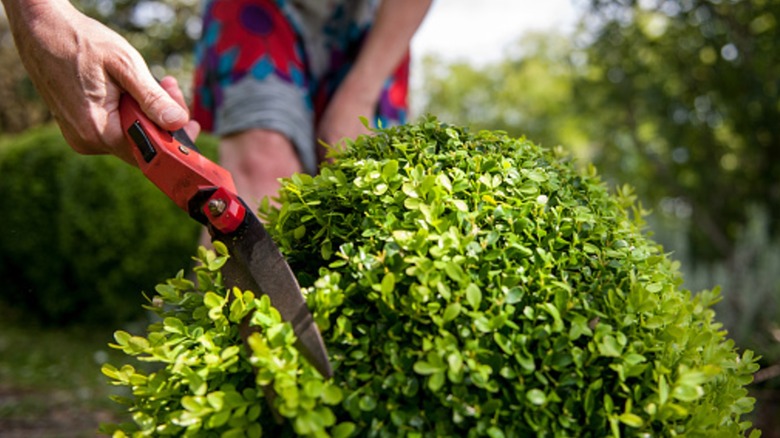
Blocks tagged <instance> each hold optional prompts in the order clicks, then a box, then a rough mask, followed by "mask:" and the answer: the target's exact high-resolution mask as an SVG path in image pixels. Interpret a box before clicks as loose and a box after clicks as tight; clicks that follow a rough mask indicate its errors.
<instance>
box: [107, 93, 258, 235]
mask: <svg viewBox="0 0 780 438" xmlns="http://www.w3.org/2000/svg"><path fill="white" fill-rule="evenodd" d="M119 113H120V116H121V119H122V131H123V132H124V133H125V137H126V138H127V140H128V141H129V142H130V144H131V146H132V150H133V156H134V157H135V161H136V162H137V163H138V167H139V168H140V169H141V171H142V172H143V173H144V175H146V177H147V178H148V179H149V180H150V181H152V182H153V183H154V184H155V185H156V186H157V187H159V188H160V190H162V191H163V193H165V194H166V195H167V196H168V197H169V198H171V199H172V200H173V201H174V202H175V203H176V205H178V206H179V207H180V208H181V209H182V210H184V211H186V212H188V213H190V215H191V216H193V217H196V218H199V217H202V216H201V215H203V214H205V216H206V219H207V220H208V221H209V222H211V223H212V225H214V226H215V227H216V228H217V229H219V230H220V231H222V232H223V233H230V232H232V231H234V230H235V228H237V227H238V225H240V223H241V222H242V221H243V219H244V214H245V209H244V206H243V203H242V202H240V200H239V198H238V196H237V195H236V187H235V184H234V183H233V177H232V175H230V172H228V171H227V170H225V169H224V168H223V167H221V166H219V165H217V164H216V163H214V162H213V161H211V160H209V159H208V158H206V157H204V156H203V155H201V154H200V153H198V152H197V151H196V150H193V149H192V148H190V147H188V146H187V145H185V144H183V143H182V142H180V141H179V140H177V139H175V138H174V136H173V135H172V134H171V133H170V132H168V131H165V130H163V129H160V127H158V126H157V125H155V124H154V122H152V121H151V120H149V119H148V118H147V117H146V115H145V114H144V113H143V111H142V110H141V107H140V106H138V103H137V102H136V101H135V99H133V98H132V97H131V96H130V95H128V94H123V95H122V97H121V100H120V101H119ZM215 191H219V196H218V197H219V198H220V201H219V202H217V201H214V200H213V199H211V200H208V199H204V198H207V197H204V196H203V194H204V193H211V192H215ZM194 199H202V200H203V202H204V204H206V203H208V202H209V201H212V202H211V204H212V206H211V207H208V205H196V206H193V205H191V204H192V201H193V200H194ZM222 202H225V203H226V204H227V205H226V206H225V209H224V211H226V212H228V213H229V214H228V215H226V216H223V214H222V211H220V210H222V208H221V203H222ZM216 204H219V205H216Z"/></svg>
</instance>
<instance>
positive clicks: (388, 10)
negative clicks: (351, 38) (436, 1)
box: [341, 0, 431, 99]
mask: <svg viewBox="0 0 780 438" xmlns="http://www.w3.org/2000/svg"><path fill="white" fill-rule="evenodd" d="M430 5H431V0H393V1H389V0H384V1H382V3H381V4H380V5H379V10H378V11H377V16H376V19H375V22H374V25H373V26H372V28H371V31H370V32H369V34H368V36H367V37H366V40H365V42H364V43H363V47H362V49H361V51H360V53H359V55H358V57H357V60H356V61H355V65H354V67H353V68H352V70H351V71H350V73H349V74H348V75H347V77H346V78H345V79H344V82H343V84H342V86H341V91H342V92H345V93H347V94H350V95H352V96H356V97H362V98H371V99H377V98H378V96H379V93H380V91H381V89H382V86H383V85H384V82H385V80H386V79H387V78H388V77H389V76H390V75H391V73H392V72H393V71H394V70H395V69H396V67H397V66H398V63H399V62H400V61H401V60H402V59H403V57H404V55H405V54H406V53H407V51H408V50H409V43H410V42H411V40H412V37H413V36H414V33H415V32H416V31H417V28H418V27H419V26H420V23H422V20H423V18H424V17H425V14H426V12H427V11H428V8H429V7H430Z"/></svg>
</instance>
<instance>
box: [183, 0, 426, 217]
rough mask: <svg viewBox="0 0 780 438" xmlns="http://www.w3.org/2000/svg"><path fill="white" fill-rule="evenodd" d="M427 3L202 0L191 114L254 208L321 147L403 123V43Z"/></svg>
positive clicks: (312, 166)
mask: <svg viewBox="0 0 780 438" xmlns="http://www.w3.org/2000/svg"><path fill="white" fill-rule="evenodd" d="M430 3H431V2H430V1H429V0H394V1H389V0H387V1H382V2H380V1H377V0H327V1H325V0H320V1H310V0H284V1H283V0H211V1H209V2H207V4H206V7H205V8H204V12H203V28H202V37H201V40H200V41H199V43H198V45H197V48H196V54H197V65H198V68H197V71H196V75H195V88H194V91H195V93H194V101H193V116H194V118H195V120H197V121H198V122H199V123H200V124H201V125H202V126H203V127H204V129H205V130H208V131H212V132H214V133H216V134H218V135H220V136H221V141H220V147H219V153H220V162H221V163H222V164H223V166H224V167H225V168H227V169H228V170H230V171H231V173H232V174H233V178H234V179H235V182H236V186H237V188H238V191H239V193H240V194H241V195H242V197H243V198H244V200H245V201H246V202H247V203H248V204H250V206H251V207H252V208H253V209H254V210H256V208H257V205H258V204H259V202H260V200H262V199H263V198H264V197H265V196H272V195H274V194H275V193H277V191H278V189H279V181H278V180H279V178H280V177H287V176H290V175H291V174H292V173H294V172H307V173H310V174H313V173H315V172H316V171H317V167H318V165H319V164H320V163H321V161H322V160H323V158H324V152H323V148H322V147H318V140H321V141H323V142H325V143H327V144H329V145H338V144H341V142H342V140H343V139H345V138H355V137H357V136H358V135H359V134H364V133H367V129H366V128H365V127H364V126H363V124H362V123H361V120H360V117H361V116H362V117H366V118H368V119H376V120H380V121H381V123H382V124H383V125H385V126H387V125H392V124H397V123H403V122H404V117H405V114H406V94H407V83H408V74H409V62H408V61H409V44H410V40H411V38H412V36H413V35H414V33H415V32H416V30H417V28H418V27H419V25H420V23H421V22H422V20H423V18H424V16H425V14H426V12H427V10H428V9H429V6H430Z"/></svg>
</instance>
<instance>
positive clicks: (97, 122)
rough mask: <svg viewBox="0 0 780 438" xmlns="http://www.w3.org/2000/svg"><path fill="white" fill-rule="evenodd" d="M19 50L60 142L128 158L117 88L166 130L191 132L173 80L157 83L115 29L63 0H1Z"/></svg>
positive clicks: (193, 131)
mask: <svg viewBox="0 0 780 438" xmlns="http://www.w3.org/2000/svg"><path fill="white" fill-rule="evenodd" d="M4 4H5V6H6V11H7V12H8V13H9V14H8V15H9V21H10V22H11V26H12V29H13V33H14V39H15V41H16V45H17V48H18V50H19V54H20V56H21V58H22V62H23V64H24V65H25V67H26V69H27V71H28V74H29V75H30V79H31V80H32V82H33V84H35V87H36V88H37V90H38V92H39V93H40V94H41V96H42V97H43V99H44V100H45V101H46V103H47V105H48V107H49V109H50V110H51V112H52V113H53V114H54V117H55V119H56V121H57V123H58V124H59V126H60V129H61V130H62V134H63V136H64V137H65V140H66V141H67V142H68V144H69V145H70V146H71V147H72V148H73V149H74V150H75V151H77V152H79V153H82V154H107V153H108V154H113V155H116V156H118V157H120V158H121V159H123V160H125V161H127V162H128V163H131V164H135V160H134V159H133V155H132V152H131V149H130V145H129V144H128V142H127V141H126V140H125V138H124V135H123V133H122V127H121V122H120V114H119V98H120V96H121V94H122V93H123V92H127V93H129V94H130V95H132V96H133V97H134V98H135V99H136V100H137V101H138V103H139V105H140V106H141V109H142V110H143V111H144V113H145V114H146V115H147V116H148V117H149V118H150V119H151V120H152V121H153V122H155V123H156V124H157V125H159V126H160V127H161V128H163V129H167V130H170V131H173V130H177V129H180V128H185V130H186V131H187V132H188V134H189V135H190V137H192V138H194V137H195V136H196V135H197V133H198V132H199V130H200V129H199V126H198V124H197V123H196V122H193V121H189V115H188V112H187V106H186V104H185V102H184V97H183V94H182V92H181V90H180V89H179V86H178V84H177V83H176V80H175V79H173V78H170V77H167V78H165V79H163V81H162V82H161V83H159V84H158V83H157V81H156V80H155V79H154V77H153V76H152V74H151V72H150V71H149V68H148V67H147V65H146V63H145V62H144V60H143V58H142V57H141V55H140V54H139V53H138V51H137V50H135V49H134V48H133V47H132V46H131V45H130V44H129V43H128V42H127V41H126V40H125V39H124V38H122V37H121V36H120V35H119V34H117V33H115V32H114V31H112V30H110V29H109V28H108V27H106V26H104V25H103V24H101V23H99V22H98V21H96V20H93V19H92V18H89V17H87V16H86V15H84V14H82V13H81V12H79V11H78V10H76V9H75V8H74V7H73V6H72V5H71V4H70V2H69V1H67V0H52V1H43V2H36V3H34V4H30V2H14V1H13V0H7V1H6V0H4Z"/></svg>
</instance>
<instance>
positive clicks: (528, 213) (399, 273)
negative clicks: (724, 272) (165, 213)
mask: <svg viewBox="0 0 780 438" xmlns="http://www.w3.org/2000/svg"><path fill="white" fill-rule="evenodd" d="M279 200H280V205H281V207H280V208H279V209H275V208H270V207H267V206H266V207H265V208H264V211H263V217H264V218H265V219H266V220H267V221H268V228H269V230H270V232H271V233H272V235H273V236H274V238H275V240H276V241H277V242H278V244H279V246H280V248H281V249H282V250H283V252H284V253H285V254H286V256H287V257H288V259H289V262H290V264H291V266H292V268H293V270H294V271H295V272H296V273H297V274H298V277H299V281H300V283H301V285H302V287H303V288H304V293H305V294H306V298H307V302H308V304H309V307H310V309H311V311H312V313H313V314H314V317H315V320H316V321H317V323H318V325H319V327H320V329H321V331H322V334H323V338H324V340H325V344H326V346H327V348H328V351H329V355H330V358H331V362H332V364H333V367H334V377H333V378H332V379H331V380H328V381H325V380H323V379H322V377H321V376H319V375H318V374H317V373H316V371H314V370H313V368H312V367H311V366H310V365H309V364H308V363H306V362H305V360H304V359H303V358H301V357H300V355H299V354H298V352H297V350H295V348H294V347H293V342H294V335H293V334H292V332H291V330H290V328H289V326H288V325H286V324H284V323H283V322H282V321H280V318H279V315H278V313H277V312H275V310H274V309H273V308H272V307H271V306H270V304H269V302H268V300H267V298H263V299H259V298H257V296H256V294H253V293H247V292H246V291H238V290H232V291H230V290H226V289H225V287H224V286H222V278H221V274H220V273H219V267H220V266H221V264H222V263H223V262H224V249H223V248H222V247H221V246H220V245H217V247H216V249H217V252H216V253H213V252H206V251H205V250H202V251H201V252H200V255H199V256H200V259H201V260H202V266H201V267H199V268H197V269H196V271H197V275H198V278H199V280H200V281H199V285H198V286H197V287H196V286H195V285H194V284H193V283H192V282H189V281H188V280H186V279H185V278H184V276H183V275H182V274H181V273H180V275H179V276H178V277H177V278H175V279H171V280H169V281H168V282H167V283H166V284H164V285H160V286H158V289H157V292H158V294H159V295H158V296H157V297H156V298H154V299H153V300H152V304H153V305H152V306H150V307H151V308H153V309H156V310H157V311H158V313H160V314H161V315H162V317H163V319H162V322H159V323H156V324H153V325H152V326H150V328H149V333H148V334H147V335H146V336H132V335H130V334H129V333H126V332H117V334H116V337H117V345H116V347H117V348H121V349H123V350H125V351H126V352H128V353H129V354H132V355H138V356H140V357H142V358H146V360H151V361H158V362H162V363H163V367H162V368H160V369H158V370H157V371H155V372H150V373H148V374H147V373H144V372H142V371H139V370H136V369H135V367H132V366H129V365H128V366H125V367H123V368H116V367H113V366H111V365H107V366H106V367H104V372H105V373H106V374H107V375H109V376H110V377H112V378H113V379H114V380H115V382H116V383H117V384H122V385H127V386H131V387H133V388H134V391H135V396H134V397H133V398H130V399H127V400H125V402H126V403H128V404H129V406H130V408H129V409H130V410H131V411H132V412H134V415H135V416H134V419H135V423H134V424H126V425H123V426H121V427H120V426H116V425H114V426H106V428H105V430H107V431H118V430H125V431H127V432H131V431H136V432H137V433H139V434H155V433H163V432H168V433H180V432H181V433H186V434H189V435H192V436H211V435H210V434H214V436H219V435H220V434H223V433H225V434H228V436H244V435H248V436H254V435H258V434H264V435H266V436H280V435H284V434H289V435H293V434H297V435H314V436H324V434H330V435H332V436H413V437H427V436H431V437H433V436H490V437H513V436H675V435H684V436H707V437H710V436H742V435H744V434H745V432H746V430H748V429H749V427H750V424H749V423H748V422H745V421H743V419H742V417H743V415H744V414H746V413H749V412H750V411H751V410H752V408H753V399H751V398H749V397H747V390H746V389H745V386H746V385H747V384H748V383H749V382H750V381H751V379H752V373H753V372H754V371H755V370H756V368H757V365H756V364H755V358H754V357H753V356H752V353H751V352H749V351H748V352H744V353H743V354H742V355H740V354H738V352H737V351H736V348H735V346H734V345H733V343H732V341H730V340H728V339H727V337H726V333H725V332H724V331H723V329H722V327H721V325H720V324H719V323H717V322H716V321H715V320H714V312H713V310H712V309H711V306H712V304H713V303H714V302H715V301H717V299H718V293H717V290H716V291H702V292H700V293H697V294H695V295H693V294H691V293H690V291H688V290H685V289H683V288H682V287H681V283H682V280H681V278H680V274H679V271H678V267H677V263H676V262H673V261H672V260H671V259H670V258H669V257H668V256H667V255H666V254H664V252H663V249H662V248H661V247H660V246H659V245H658V244H657V243H655V242H653V241H652V240H651V239H650V238H649V237H648V236H647V234H646V233H645V232H644V230H643V222H642V215H643V214H644V212H643V211H642V209H641V207H640V206H639V205H638V204H637V203H636V202H635V199H634V196H633V194H632V192H631V190H630V189H629V188H627V187H622V188H619V189H618V190H617V191H616V193H614V194H611V193H609V191H608V190H607V188H606V187H605V185H604V184H603V183H602V182H601V180H600V179H599V178H598V177H597V175H596V174H595V171H594V170H593V168H592V167H591V168H588V169H585V170H581V169H578V168H577V167H576V166H575V165H574V163H573V162H572V161H570V160H569V159H567V158H566V157H565V156H564V155H563V154H561V153H560V152H559V151H550V150H547V149H544V148H541V147H539V146H536V145H534V144H533V143H531V142H529V141H527V140H525V139H516V138H510V137H508V136H506V135H504V134H503V133H500V132H488V131H481V132H469V131H468V130H466V129H463V128H459V127H455V126H448V125H445V124H442V123H440V122H439V121H437V120H435V119H427V120H424V121H422V122H420V123H418V124H413V125H407V126H402V127H395V128H390V129H384V130H378V131H377V132H375V133H374V135H373V136H370V137H368V136H367V137H361V138H359V139H358V140H357V141H356V142H355V143H354V144H352V145H350V147H349V148H348V150H347V151H345V152H341V153H339V154H337V155H336V157H335V159H334V162H333V163H332V164H329V165H327V166H326V167H324V168H323V169H322V171H321V173H320V174H319V175H317V176H315V177H311V176H307V175H296V176H293V177H292V178H291V179H289V180H285V181H284V184H283V188H282V190H281V192H280V199H279ZM251 311H254V313H253V316H252V318H251V321H252V324H254V325H256V326H258V327H259V328H258V332H257V333H255V334H253V335H252V336H251V337H250V338H249V340H248V342H247V345H246V346H244V345H242V341H241V338H240V336H239V334H238V325H239V323H240V321H241V319H242V318H244V316H245V315H247V314H248V313H249V312H251ZM263 388H264V389H263ZM272 393H273V394H275V396H274V397H273V400H272V401H271V402H270V403H267V402H265V401H262V400H261V399H263V398H267V397H268V395H269V394H272ZM269 406H273V409H270V408H269ZM117 433H120V432H117ZM230 434H235V435H230ZM223 436H224V435H223Z"/></svg>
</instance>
